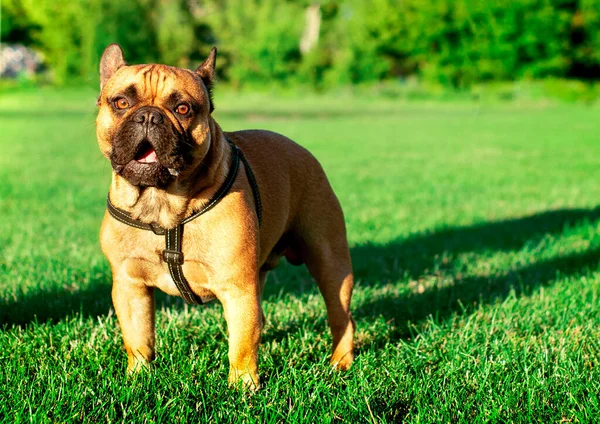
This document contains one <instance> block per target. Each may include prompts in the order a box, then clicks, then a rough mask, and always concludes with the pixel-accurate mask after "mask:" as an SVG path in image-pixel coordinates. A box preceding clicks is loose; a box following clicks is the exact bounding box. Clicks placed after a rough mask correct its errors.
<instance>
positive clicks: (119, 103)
mask: <svg viewBox="0 0 600 424" xmlns="http://www.w3.org/2000/svg"><path fill="white" fill-rule="evenodd" d="M115 107H116V108H117V109H120V110H123V109H127V108H128V107H129V102H128V101H127V99H125V98H123V97H120V98H118V99H117V100H115Z"/></svg>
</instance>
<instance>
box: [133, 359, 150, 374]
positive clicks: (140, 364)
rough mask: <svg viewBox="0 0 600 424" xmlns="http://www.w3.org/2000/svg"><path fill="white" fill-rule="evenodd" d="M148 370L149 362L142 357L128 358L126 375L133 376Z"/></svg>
mask: <svg viewBox="0 0 600 424" xmlns="http://www.w3.org/2000/svg"><path fill="white" fill-rule="evenodd" d="M148 371H150V362H148V361H147V360H146V359H144V358H129V360H128V361H127V375H129V376H133V375H138V374H140V373H143V372H148Z"/></svg>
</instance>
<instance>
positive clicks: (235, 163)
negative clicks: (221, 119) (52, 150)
mask: <svg viewBox="0 0 600 424" xmlns="http://www.w3.org/2000/svg"><path fill="white" fill-rule="evenodd" d="M227 141H228V142H229V144H230V145H231V165H230V167H229V173H228V174H227V178H226V179H225V182H223V185H222V186H221V187H220V188H219V190H217V192H216V193H215V194H214V195H213V197H212V198H211V199H210V200H209V201H208V203H207V204H206V205H204V207H202V209H200V210H199V211H197V212H194V213H193V214H192V215H190V216H188V217H187V218H185V219H184V220H183V221H182V222H181V223H180V224H178V225H177V226H176V227H175V228H172V229H166V228H163V227H161V226H159V225H155V224H146V223H144V222H140V221H137V220H135V219H133V218H132V217H131V215H129V213H127V212H125V211H123V210H121V209H119V208H117V207H115V206H114V205H113V204H112V203H111V201H110V197H108V198H107V201H106V208H107V210H108V213H109V214H110V215H111V216H112V217H113V218H115V219H116V220H117V221H119V222H121V223H123V224H126V225H129V226H131V227H134V228H138V229H140V230H147V231H152V232H153V233H154V234H156V235H164V236H165V249H164V250H163V252H162V259H163V261H164V262H165V263H166V264H167V266H168V267H169V273H170V274H171V278H172V279H173V282H174V283H175V285H176V286H177V289H178V290H179V293H180V294H181V297H182V298H183V299H184V300H185V301H186V302H187V303H190V304H196V305H202V299H201V298H200V296H197V295H196V294H195V293H194V292H193V291H192V289H191V288H190V283H189V282H188V281H187V279H186V278H185V276H184V275H183V269H182V265H183V263H184V257H183V251H182V249H181V246H182V240H183V226H184V224H186V223H188V222H190V221H191V220H193V219H195V218H197V217H199V216H200V215H202V214H204V213H206V212H208V211H209V210H211V209H212V208H214V207H215V206H216V205H217V204H218V203H219V202H220V201H221V200H222V199H223V198H224V197H225V196H226V195H227V193H228V192H229V190H231V186H233V183H234V182H235V179H236V177H237V174H238V170H239V167H240V160H241V161H242V162H243V163H244V169H245V170H246V176H247V178H248V182H249V183H250V187H251V189H252V195H253V197H254V204H255V207H256V215H257V218H258V225H259V226H260V224H261V221H262V202H261V199H260V191H259V190H258V183H257V182H256V178H255V177H254V173H253V172H252V168H251V167H250V164H249V163H248V161H247V160H246V157H245V156H244V154H243V153H242V151H241V150H240V149H239V147H237V146H236V145H235V144H234V143H233V142H232V141H231V140H230V139H229V138H227Z"/></svg>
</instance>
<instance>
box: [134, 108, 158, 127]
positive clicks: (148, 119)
mask: <svg viewBox="0 0 600 424" xmlns="http://www.w3.org/2000/svg"><path fill="white" fill-rule="evenodd" d="M133 120H134V121H135V122H138V123H140V124H143V123H150V124H154V125H158V124H161V123H162V122H163V121H164V118H163V115H162V113H161V112H160V111H159V110H157V109H154V108H152V109H150V108H142V109H140V110H138V111H137V113H136V114H135V116H134V117H133Z"/></svg>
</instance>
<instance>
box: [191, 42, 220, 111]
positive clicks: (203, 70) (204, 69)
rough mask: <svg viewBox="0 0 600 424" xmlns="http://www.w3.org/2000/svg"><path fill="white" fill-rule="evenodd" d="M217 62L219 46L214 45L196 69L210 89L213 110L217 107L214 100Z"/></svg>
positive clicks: (209, 94) (209, 95)
mask: <svg viewBox="0 0 600 424" xmlns="http://www.w3.org/2000/svg"><path fill="white" fill-rule="evenodd" d="M216 63H217V48H216V47H213V48H212V50H211V51H210V54H209V55H208V57H207V58H206V60H205V61H204V62H202V65H200V66H198V69H196V74H198V76H199V77H200V78H201V79H202V82H203V83H204V85H205V86H206V89H207V90H208V97H209V100H210V111H211V112H212V111H213V110H214V109H215V107H214V104H213V100H212V88H213V84H214V82H215V64H216Z"/></svg>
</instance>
